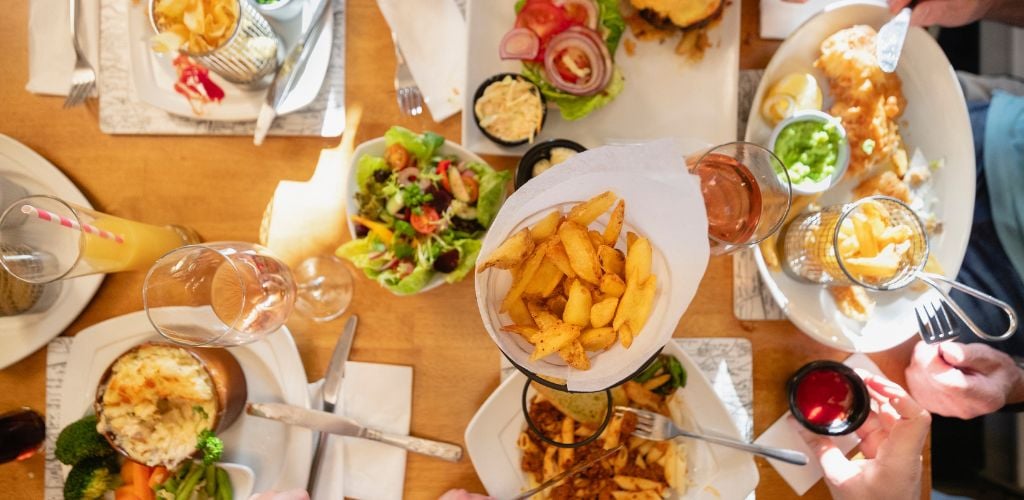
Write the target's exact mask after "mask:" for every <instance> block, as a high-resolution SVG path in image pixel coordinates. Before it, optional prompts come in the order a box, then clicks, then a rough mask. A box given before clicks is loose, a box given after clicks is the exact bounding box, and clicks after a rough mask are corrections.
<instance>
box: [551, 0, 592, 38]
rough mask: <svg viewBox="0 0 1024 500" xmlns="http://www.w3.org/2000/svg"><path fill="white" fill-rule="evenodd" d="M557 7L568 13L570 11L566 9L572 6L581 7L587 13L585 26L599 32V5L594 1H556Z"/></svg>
mask: <svg viewBox="0 0 1024 500" xmlns="http://www.w3.org/2000/svg"><path fill="white" fill-rule="evenodd" d="M555 5H557V6H559V7H561V8H562V9H564V10H566V11H568V10H569V9H567V8H566V7H568V6H570V5H578V6H580V7H581V8H583V10H585V11H587V22H586V24H584V26H586V27H588V28H590V29H592V30H594V31H597V21H598V17H599V16H600V15H599V14H598V7H597V3H596V2H594V0H555Z"/></svg>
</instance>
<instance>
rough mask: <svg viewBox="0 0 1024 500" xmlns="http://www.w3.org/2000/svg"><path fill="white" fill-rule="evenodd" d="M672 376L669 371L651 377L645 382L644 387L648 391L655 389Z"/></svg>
mask: <svg viewBox="0 0 1024 500" xmlns="http://www.w3.org/2000/svg"><path fill="white" fill-rule="evenodd" d="M670 378H672V375H669V374H668V373H665V374H662V375H658V376H657V377H654V378H651V379H650V380H648V381H647V382H644V383H643V386H644V389H647V390H648V391H653V390H654V389H657V388H658V387H660V386H661V384H664V383H665V382H668V380H669V379H670Z"/></svg>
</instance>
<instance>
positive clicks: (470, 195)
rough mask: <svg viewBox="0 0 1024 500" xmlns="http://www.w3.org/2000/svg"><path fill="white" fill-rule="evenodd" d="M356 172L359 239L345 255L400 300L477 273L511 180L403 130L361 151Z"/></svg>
mask: <svg viewBox="0 0 1024 500" xmlns="http://www.w3.org/2000/svg"><path fill="white" fill-rule="evenodd" d="M349 171H350V172H349V178H348V186H347V196H348V199H347V207H348V208H347V209H348V216H349V217H348V228H349V233H350V234H351V236H352V240H351V241H349V242H347V243H345V244H344V245H342V246H341V247H339V248H338V250H337V255H338V256H339V257H341V258H343V259H346V260H348V261H349V262H351V263H352V264H353V265H355V266H356V267H357V268H359V269H360V270H362V271H363V273H364V274H365V275H366V277H368V278H370V279H372V280H374V281H376V282H377V283H379V284H380V285H381V286H383V287H384V288H386V289H387V290H389V291H391V292H392V293H394V294H395V295H413V294H417V293H421V292H425V291H427V290H431V289H433V288H436V287H438V286H440V285H442V284H444V283H455V282H458V281H460V280H462V279H463V278H465V277H466V275H468V274H469V273H471V272H472V270H473V267H474V265H475V264H476V257H477V254H478V253H479V251H480V244H481V241H482V240H483V237H484V234H486V232H487V229H488V228H489V227H490V226H491V223H492V222H493V221H494V217H495V216H496V215H497V214H498V209H499V208H501V205H502V203H504V201H505V197H506V196H507V187H508V183H509V180H510V179H511V173H510V172H505V171H502V172H499V171H497V170H494V169H493V168H492V167H491V166H490V165H488V164H487V163H486V162H484V161H483V160H482V159H480V157H479V156H477V155H475V154H473V153H471V152H469V151H467V150H466V149H464V148H462V147H461V146H459V145H458V144H455V143H452V142H450V141H447V140H445V139H444V137H441V136H440V135H437V134H435V133H432V132H425V133H423V134H417V133H415V132H413V131H411V130H408V129H406V128H403V127H391V128H390V129H389V130H388V131H387V132H386V133H385V134H384V137H380V138H377V139H373V140H370V141H367V142H364V143H362V144H360V145H359V146H358V147H356V149H355V151H354V152H353V154H352V163H351V165H350V166H349Z"/></svg>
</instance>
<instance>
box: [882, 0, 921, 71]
mask: <svg viewBox="0 0 1024 500" xmlns="http://www.w3.org/2000/svg"><path fill="white" fill-rule="evenodd" d="M915 3H916V2H914V1H911V2H910V3H909V4H907V6H906V7H904V8H903V9H902V10H900V11H899V13H898V14H896V16H895V17H893V18H892V19H890V20H889V22H887V23H885V25H884V26H882V29H880V30H878V37H877V38H875V57H876V58H877V59H878V66H879V67H880V68H882V71H884V72H886V73H892V72H893V71H896V63H898V62H899V61H900V53H902V52H903V42H905V41H906V39H907V30H908V29H910V9H911V8H913V7H914V4H915Z"/></svg>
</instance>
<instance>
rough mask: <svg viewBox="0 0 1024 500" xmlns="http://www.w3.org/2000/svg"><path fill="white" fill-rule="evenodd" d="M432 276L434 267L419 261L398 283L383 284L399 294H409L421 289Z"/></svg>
mask: <svg viewBox="0 0 1024 500" xmlns="http://www.w3.org/2000/svg"><path fill="white" fill-rule="evenodd" d="M433 277H434V268H433V267H432V266H430V265H429V264H426V263H422V262H421V263H420V264H419V265H418V266H416V269H415V270H413V272H412V273H411V274H409V275H408V276H406V277H404V278H402V279H401V281H399V282H398V283H395V284H393V285H389V284H386V283H384V286H385V287H387V288H388V289H389V290H391V291H393V292H395V293H397V294H399V295H410V294H414V293H416V292H418V291H420V290H422V289H423V287H425V286H427V283H429V282H430V278H433Z"/></svg>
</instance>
